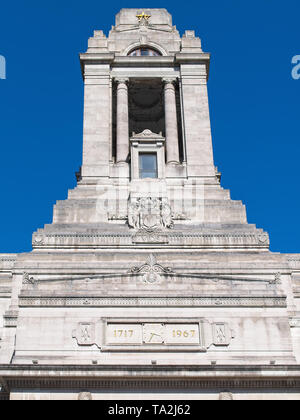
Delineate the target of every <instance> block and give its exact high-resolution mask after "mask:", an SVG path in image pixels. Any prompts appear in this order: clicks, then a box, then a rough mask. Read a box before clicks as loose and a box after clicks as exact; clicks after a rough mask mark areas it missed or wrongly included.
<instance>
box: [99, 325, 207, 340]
mask: <svg viewBox="0 0 300 420" xmlns="http://www.w3.org/2000/svg"><path fill="white" fill-rule="evenodd" d="M106 344H108V345H110V344H111V345H114V344H115V345H122V344H127V345H130V344H140V345H142V344H145V345H148V344H153V345H158V344H160V345H172V344H173V345H187V344H198V345H199V344H200V335H199V324H160V323H145V324H107V328H106Z"/></svg>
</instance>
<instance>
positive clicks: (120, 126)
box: [116, 79, 129, 163]
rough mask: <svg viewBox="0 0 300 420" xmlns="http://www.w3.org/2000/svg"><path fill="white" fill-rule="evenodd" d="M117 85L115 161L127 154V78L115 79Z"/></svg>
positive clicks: (120, 160) (125, 158) (125, 157)
mask: <svg viewBox="0 0 300 420" xmlns="http://www.w3.org/2000/svg"><path fill="white" fill-rule="evenodd" d="M116 81H117V83H118V86H117V163H119V162H126V160H127V157H128V154H129V116H128V87H127V82H128V79H116Z"/></svg>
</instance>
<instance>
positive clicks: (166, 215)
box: [161, 203, 173, 228]
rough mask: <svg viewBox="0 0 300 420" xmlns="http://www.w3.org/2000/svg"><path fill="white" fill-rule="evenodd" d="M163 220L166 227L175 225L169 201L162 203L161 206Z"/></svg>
mask: <svg viewBox="0 0 300 420" xmlns="http://www.w3.org/2000/svg"><path fill="white" fill-rule="evenodd" d="M161 222H162V225H163V227H164V228H171V227H173V220H172V210H171V207H170V206H169V204H167V203H162V206H161Z"/></svg>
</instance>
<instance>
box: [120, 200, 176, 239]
mask: <svg viewBox="0 0 300 420" xmlns="http://www.w3.org/2000/svg"><path fill="white" fill-rule="evenodd" d="M128 224H129V226H130V227H132V228H134V229H143V230H146V231H154V230H158V229H162V228H169V229H171V228H173V225H174V223H173V216H172V210H171V207H170V205H169V203H168V200H167V199H163V198H153V197H145V198H137V199H136V200H133V201H131V202H130V203H129V205H128Z"/></svg>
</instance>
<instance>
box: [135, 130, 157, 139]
mask: <svg viewBox="0 0 300 420" xmlns="http://www.w3.org/2000/svg"><path fill="white" fill-rule="evenodd" d="M140 138H141V139H145V138H146V139H160V140H165V138H164V137H163V136H162V133H160V134H157V133H152V131H151V130H148V129H146V130H144V131H142V132H141V133H137V134H136V133H133V134H132V137H131V140H136V139H140Z"/></svg>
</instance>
